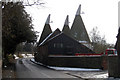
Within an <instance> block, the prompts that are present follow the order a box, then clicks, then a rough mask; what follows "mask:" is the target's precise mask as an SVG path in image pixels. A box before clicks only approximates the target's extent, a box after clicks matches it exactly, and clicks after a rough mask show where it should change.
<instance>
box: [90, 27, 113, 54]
mask: <svg viewBox="0 0 120 80" xmlns="http://www.w3.org/2000/svg"><path fill="white" fill-rule="evenodd" d="M90 38H91V41H92V46H93V51H95V52H96V53H101V52H104V51H105V50H106V49H107V48H109V47H111V46H113V45H112V44H108V43H107V42H106V40H105V36H103V37H101V36H100V32H99V31H98V28H97V27H95V28H93V29H92V31H91V32H90Z"/></svg>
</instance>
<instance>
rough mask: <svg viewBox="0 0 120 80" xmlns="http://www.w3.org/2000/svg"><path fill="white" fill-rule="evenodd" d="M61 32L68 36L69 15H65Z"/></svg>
mask: <svg viewBox="0 0 120 80" xmlns="http://www.w3.org/2000/svg"><path fill="white" fill-rule="evenodd" d="M62 32H63V33H65V34H67V35H69V36H70V28H69V16H68V15H67V17H66V20H65V23H64V26H63V29H62Z"/></svg>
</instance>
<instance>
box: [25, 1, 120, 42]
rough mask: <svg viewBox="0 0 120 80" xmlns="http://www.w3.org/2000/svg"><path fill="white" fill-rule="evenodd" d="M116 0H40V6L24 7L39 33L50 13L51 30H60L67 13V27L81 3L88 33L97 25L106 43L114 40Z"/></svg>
mask: <svg viewBox="0 0 120 80" xmlns="http://www.w3.org/2000/svg"><path fill="white" fill-rule="evenodd" d="M118 1H119V0H42V2H45V4H44V5H43V6H45V7H42V6H32V7H26V11H27V12H28V13H29V14H30V15H31V17H32V19H33V24H34V26H33V27H34V28H35V30H37V31H39V32H40V33H39V35H40V34H41V32H42V30H43V27H44V24H45V22H46V19H47V16H48V15H49V14H51V21H52V23H50V25H51V28H52V30H53V31H54V30H55V29H56V28H59V29H60V30H62V28H63V25H64V21H65V18H66V16H67V15H69V21H70V24H69V27H70V28H71V25H72V23H73V20H74V18H75V14H76V11H77V9H78V6H79V5H80V4H81V13H82V12H84V14H81V16H82V19H83V22H84V24H85V27H86V29H87V31H88V34H89V33H90V31H91V30H92V29H93V27H96V26H97V27H98V30H99V31H100V35H101V36H103V35H105V37H106V40H107V42H108V43H113V44H114V43H115V42H116V35H117V32H118Z"/></svg>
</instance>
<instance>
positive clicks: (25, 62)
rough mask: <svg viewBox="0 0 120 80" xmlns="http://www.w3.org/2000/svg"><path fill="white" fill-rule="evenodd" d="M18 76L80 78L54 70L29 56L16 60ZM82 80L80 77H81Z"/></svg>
mask: <svg viewBox="0 0 120 80" xmlns="http://www.w3.org/2000/svg"><path fill="white" fill-rule="evenodd" d="M16 78H74V79H75V78H76V79H77V78H78V77H75V76H72V75H68V74H66V73H63V72H62V71H56V70H52V69H49V68H46V67H43V66H40V65H37V64H35V63H33V62H31V61H30V59H28V58H23V59H18V60H17V62H16ZM79 80H80V79H79Z"/></svg>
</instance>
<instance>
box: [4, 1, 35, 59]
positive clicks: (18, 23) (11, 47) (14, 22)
mask: <svg viewBox="0 0 120 80" xmlns="http://www.w3.org/2000/svg"><path fill="white" fill-rule="evenodd" d="M36 40H37V35H36V31H34V28H33V27H32V19H31V17H30V15H29V14H27V12H26V11H25V10H24V6H23V3H22V2H16V3H13V2H8V3H7V4H6V3H4V2H2V42H3V43H2V49H3V52H4V57H5V56H6V54H14V52H15V50H16V47H17V45H18V44H19V43H21V42H35V41H36Z"/></svg>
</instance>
